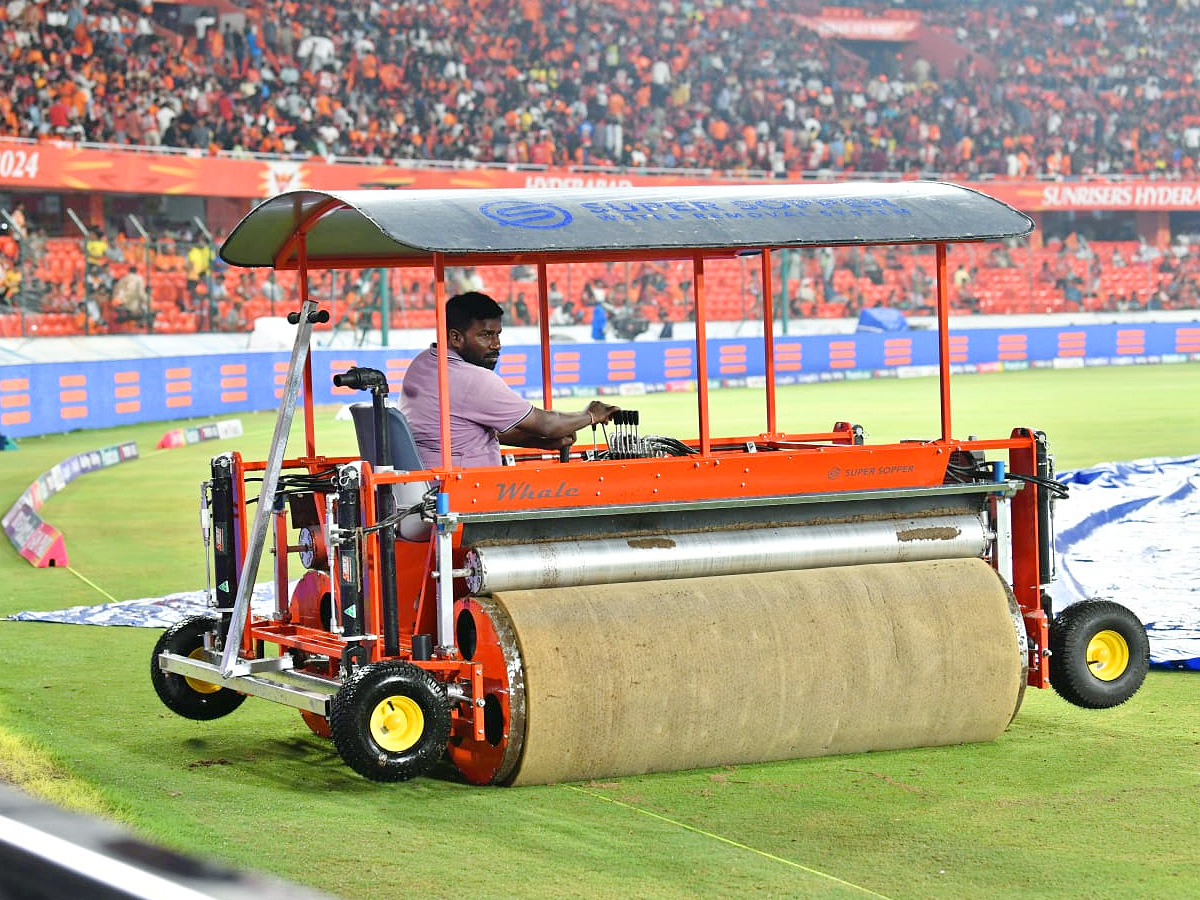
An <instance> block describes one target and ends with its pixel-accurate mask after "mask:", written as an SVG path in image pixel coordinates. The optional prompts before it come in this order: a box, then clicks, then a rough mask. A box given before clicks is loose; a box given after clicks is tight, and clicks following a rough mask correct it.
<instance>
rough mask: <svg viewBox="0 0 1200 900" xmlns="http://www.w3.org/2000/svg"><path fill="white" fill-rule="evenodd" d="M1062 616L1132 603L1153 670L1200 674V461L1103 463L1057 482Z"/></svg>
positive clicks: (1057, 602)
mask: <svg viewBox="0 0 1200 900" xmlns="http://www.w3.org/2000/svg"><path fill="white" fill-rule="evenodd" d="M1058 478H1059V480H1060V481H1062V482H1064V483H1065V484H1067V485H1068V486H1069V488H1070V492H1071V494H1070V497H1069V498H1068V499H1067V500H1065V501H1060V502H1058V503H1057V504H1056V505H1055V512H1054V520H1055V530H1056V531H1057V534H1056V536H1055V541H1054V547H1055V550H1056V551H1057V553H1058V580H1057V581H1056V582H1054V583H1053V584H1052V585H1050V589H1049V590H1050V595H1051V597H1053V599H1054V609H1055V611H1062V610H1063V609H1064V608H1066V607H1067V606H1069V605H1071V604H1072V603H1077V602H1079V601H1080V600H1086V599H1092V598H1095V599H1104V600H1112V601H1114V602H1116V603H1120V604H1121V605H1122V606H1125V607H1128V608H1129V609H1131V610H1132V611H1133V612H1134V613H1136V614H1137V616H1138V618H1140V619H1141V620H1142V622H1143V623H1144V624H1145V626H1146V632H1147V634H1148V635H1149V637H1150V661H1151V663H1152V664H1154V665H1159V666H1170V667H1173V668H1188V669H1200V564H1198V563H1197V550H1198V549H1200V456H1189V457H1185V458H1182V459H1161V458H1156V459H1143V460H1137V461H1135V462H1126V463H1105V464H1104V465H1100V466H1095V467H1093V468H1090V469H1080V470H1078V471H1075V472H1067V473H1064V474H1060V475H1059V476H1058Z"/></svg>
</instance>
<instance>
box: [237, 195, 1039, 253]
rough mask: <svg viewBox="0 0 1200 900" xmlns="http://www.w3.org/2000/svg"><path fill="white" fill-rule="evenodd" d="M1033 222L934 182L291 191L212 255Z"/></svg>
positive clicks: (683, 248) (818, 240)
mask: <svg viewBox="0 0 1200 900" xmlns="http://www.w3.org/2000/svg"><path fill="white" fill-rule="evenodd" d="M1032 229H1033V222H1032V220H1030V218H1029V217H1028V216H1026V215H1025V214H1024V213H1020V212H1018V211H1017V210H1015V209H1013V208H1012V207H1010V206H1008V205H1007V204H1004V203H1001V202H1000V201H998V200H995V199H994V198H992V197H988V196H986V195H985V194H981V193H979V192H977V191H973V190H970V189H968V188H964V187H959V186H957V185H952V184H942V183H938V182H900V183H892V184H887V183H874V182H844V183H838V184H802V185H796V184H763V185H736V186H696V187H661V188H660V187H650V188H647V187H630V188H594V189H576V190H414V191H406V190H395V191H393V190H364V191H339V192H326V191H315V190H304V191H291V192H287V193H283V194H279V195H278V196H275V197H272V198H270V199H269V200H266V201H264V202H263V203H262V204H260V205H259V206H257V207H256V208H255V209H254V210H252V211H251V212H250V213H249V214H247V216H246V217H245V218H244V219H242V221H241V222H240V223H238V225H237V227H236V228H235V229H234V230H233V233H232V234H230V236H229V238H228V239H227V240H226V241H225V243H224V245H223V246H222V247H221V258H222V259H224V260H225V261H226V262H228V263H231V264H233V265H237V266H277V267H278V268H295V267H296V266H297V265H298V262H299V260H298V255H297V250H298V246H297V245H298V241H297V240H296V236H297V234H298V233H300V232H301V231H307V235H308V236H307V242H306V243H307V248H306V249H307V260H308V265H309V266H312V267H314V268H321V267H325V266H334V265H337V266H346V267H352V266H371V265H385V264H389V263H390V264H392V265H403V264H406V263H407V264H415V265H419V264H423V263H424V264H428V263H430V262H432V260H433V255H434V254H435V253H441V254H445V256H446V260H447V262H448V263H450V264H455V263H458V264H461V263H462V262H463V261H465V260H464V257H465V258H470V259H472V261H473V262H475V263H486V261H487V259H486V258H487V257H488V256H496V257H497V258H498V259H499V258H511V257H516V256H521V255H525V254H535V253H536V254H549V255H550V257H551V259H550V261H554V258H558V259H560V260H561V261H566V260H568V259H570V258H572V257H578V256H581V255H585V254H586V255H594V254H596V253H610V254H612V255H613V256H619V255H620V254H621V253H631V254H632V253H653V252H658V251H663V252H664V255H669V254H670V253H671V251H680V252H681V253H686V254H689V255H690V253H691V251H694V250H705V249H714V250H715V249H728V248H738V249H741V248H746V249H754V248H763V247H771V248H781V247H807V246H821V245H839V244H889V243H891V244H895V243H937V242H948V243H949V242H963V241H984V240H998V239H1002V238H1008V237H1017V236H1020V235H1023V234H1027V233H1029V232H1030V231H1031V230H1032Z"/></svg>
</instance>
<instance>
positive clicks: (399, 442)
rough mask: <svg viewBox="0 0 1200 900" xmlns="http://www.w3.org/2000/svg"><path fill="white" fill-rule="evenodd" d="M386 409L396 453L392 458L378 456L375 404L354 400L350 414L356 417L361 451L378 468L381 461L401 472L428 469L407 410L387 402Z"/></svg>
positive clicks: (391, 445)
mask: <svg viewBox="0 0 1200 900" xmlns="http://www.w3.org/2000/svg"><path fill="white" fill-rule="evenodd" d="M383 413H384V423H385V425H386V427H387V430H388V431H387V436H388V450H389V452H390V453H391V457H392V458H391V459H389V460H378V459H376V458H375V417H374V415H373V413H372V408H371V404H370V403H351V404H350V416H351V418H352V419H354V433H355V436H356V437H357V438H358V455H359V456H361V457H362V458H363V459H365V460H367V462H369V463H370V464H371V466H372V468H376V469H377V468H379V467H380V466H381V465H383V466H391V467H392V468H393V469H396V470H397V471H400V472H419V471H420V470H421V469H424V468H425V466H424V464H423V463H422V462H421V453H420V451H419V450H417V442H416V440H415V439H414V438H413V435H412V429H410V428H409V427H408V419H406V418H405V417H404V413H402V412H400V410H398V409H397V408H396V407H394V406H384V408H383Z"/></svg>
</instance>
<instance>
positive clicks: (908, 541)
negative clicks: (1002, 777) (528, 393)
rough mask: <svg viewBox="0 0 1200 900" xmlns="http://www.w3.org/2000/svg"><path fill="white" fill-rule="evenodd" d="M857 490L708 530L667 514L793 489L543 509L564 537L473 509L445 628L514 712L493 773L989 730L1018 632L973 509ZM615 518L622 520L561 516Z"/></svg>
mask: <svg viewBox="0 0 1200 900" xmlns="http://www.w3.org/2000/svg"><path fill="white" fill-rule="evenodd" d="M960 500H961V498H960ZM945 501H946V498H945V497H942V498H939V500H938V504H937V506H938V507H944V506H945ZM908 505H909V506H911V505H912V504H911V503H910V504H908ZM853 508H854V509H855V510H856V515H854V516H853V520H852V521H836V520H834V518H833V516H834V515H836V514H837V513H835V512H832V511H829V510H824V509H823V510H822V513H823V515H821V516H820V517H819V518H816V517H813V518H816V521H812V522H808V523H789V524H779V523H778V521H775V522H769V523H767V524H760V523H753V524H750V523H748V524H747V527H744V528H739V529H737V530H732V529H710V530H708V531H703V532H692V531H675V530H673V529H672V527H671V525H672V523H673V522H674V521H677V520H678V519H679V518H681V517H682V518H685V519H687V518H695V517H697V516H700V515H703V516H704V517H705V518H706V519H707V520H709V521H713V520H717V521H719V520H720V518H721V517H722V515H721V513H722V512H723V513H724V518H729V517H730V516H731V515H737V516H739V517H743V518H763V513H767V514H768V515H769V516H770V517H771V518H774V519H776V520H778V519H779V518H780V516H781V514H783V513H784V512H785V511H784V510H781V509H779V508H776V509H774V510H760V511H757V515H756V516H752V515H750V514H748V513H747V512H745V511H740V512H739V511H736V510H724V511H717V510H712V509H705V510H686V509H685V510H684V511H683V512H682V513H680V512H676V513H673V514H671V513H666V514H657V515H653V516H651V517H650V521H645V519H644V518H643V519H641V520H638V521H637V522H636V523H623V521H622V518H621V517H617V516H609V517H595V516H589V517H584V518H579V519H574V520H569V521H567V522H564V521H563V520H562V519H557V520H556V521H555V523H554V525H553V530H554V531H555V532H557V533H558V534H559V535H560V538H559V539H558V540H548V539H541V540H538V538H539V537H543V538H544V537H545V532H546V531H547V530H548V527H547V526H546V524H545V523H543V524H542V526H541V527H540V528H539V527H531V526H530V524H529V523H528V522H524V523H516V524H511V523H510V524H508V525H507V526H502V527H499V528H497V527H496V526H495V525H493V526H492V527H490V528H489V527H488V525H477V526H472V525H471V524H469V523H468V525H467V527H466V529H465V532H466V538H467V540H470V539H471V538H473V537H476V536H478V540H479V542H478V543H476V544H474V545H473V546H472V548H471V549H470V550H469V551H468V552H467V554H466V560H467V566H466V571H467V572H468V573H469V574H468V575H467V578H466V581H467V585H468V587H469V589H470V590H471V591H472V592H474V593H473V594H472V595H471V596H470V597H467V598H466V599H464V600H462V601H460V602H459V604H458V607H457V610H456V619H455V622H456V630H457V641H458V645H459V647H460V648H461V650H462V652H463V654H464V656H465V657H466V658H468V659H475V658H478V659H481V660H485V661H486V662H487V663H489V664H490V665H489V666H488V668H489V669H490V670H491V671H492V672H496V673H500V672H502V673H503V676H502V677H501V678H500V679H499V680H497V682H496V683H495V685H494V688H495V690H494V692H489V695H488V698H487V699H486V701H485V702H488V703H489V704H494V707H495V712H494V715H495V720H496V722H497V727H499V723H500V722H501V721H508V722H509V723H510V725H509V727H508V728H507V729H506V731H505V732H504V733H499V732H497V733H495V734H493V735H492V736H491V737H492V740H493V741H494V742H495V743H496V745H497V748H498V753H497V754H496V756H495V757H494V758H493V759H492V760H491V761H490V762H491V763H492V764H494V766H495V771H494V773H492V774H491V775H490V777H488V778H487V779H486V780H491V781H497V782H501V783H513V784H535V783H542V782H554V781H564V780H577V779H583V778H593V777H603V776H612V775H628V774H637V773H643V772H655V771H664V770H671V769H679V768H695V767H699V766H711V765H719V764H733V763H744V762H753V761H756V760H774V759H788V758H796V757H802V756H819V755H824V754H832V753H850V752H859V751H864V750H880V749H895V748H901V747H915V746H925V745H932V744H953V743H962V742H966V741H982V740H991V739H993V738H995V737H996V736H997V735H999V734H1000V733H1001V732H1002V731H1003V730H1004V728H1005V726H1006V725H1007V724H1008V722H1009V721H1010V720H1011V719H1012V717H1013V715H1014V714H1015V713H1016V711H1017V707H1018V706H1019V704H1020V698H1021V695H1022V691H1023V688H1024V685H1025V682H1026V677H1027V671H1026V670H1027V647H1026V644H1025V635H1024V629H1023V627H1022V626H1021V620H1020V613H1019V610H1018V609H1017V606H1016V603H1015V601H1014V600H1013V598H1012V595H1011V593H1010V592H1009V591H1008V589H1007V587H1006V586H1005V584H1004V582H1003V580H1002V579H1001V578H1000V577H999V576H998V575H997V574H996V572H995V570H994V569H992V567H991V566H989V565H988V564H987V563H985V562H984V561H983V560H982V559H981V558H980V557H982V556H983V555H984V554H985V552H986V550H987V548H988V545H989V537H988V533H987V530H986V529H985V527H984V523H983V522H982V520H981V518H980V516H979V515H978V514H977V513H972V512H970V511H968V510H965V509H961V510H957V511H953V510H950V511H947V510H945V509H942V508H934V509H926V510H924V511H917V510H913V509H905V510H904V511H903V514H902V515H900V516H899V517H898V518H889V517H887V512H886V510H881V509H880V508H879V506H878V504H874V505H869V504H865V503H863V504H860V505H858V506H855V507H853ZM871 510H874V512H873V514H872V515H870V516H868V512H870V511H871ZM799 512H802V511H800V510H792V511H790V514H791V517H792V518H796V517H797V515H798V513H799ZM831 513H832V514H831ZM842 514H843V515H848V512H846V511H843V513H842ZM635 525H636V526H641V527H640V528H637V527H635ZM623 526H624V527H627V528H631V529H632V533H629V534H626V535H625V536H621V537H599V536H597V537H590V538H589V537H581V536H577V537H574V538H572V539H563V538H562V537H561V535H562V533H563V532H574V533H575V534H576V535H578V534H579V533H580V532H582V531H585V530H586V529H588V528H593V529H596V528H605V527H607V529H608V530H610V531H611V530H618V529H620V528H622V527H623ZM647 526H652V527H653V536H649V535H647V534H645V533H644V532H645V530H646V528H647ZM513 532H515V534H514V533H513ZM500 540H506V541H508V542H507V543H500V542H499V541H500ZM481 591H486V592H487V596H481V595H480V592H481ZM505 680H506V681H507V683H501V682H503V681H505ZM453 752H454V751H453V749H452V754H453ZM462 764H463V765H464V767H468V768H469V766H470V764H469V762H467V761H466V760H464V761H463V762H462ZM471 774H472V775H473V776H474V777H475V778H477V779H480V780H483V777H484V775H485V774H486V772H485V770H480V771H475V772H472V773H471Z"/></svg>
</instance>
